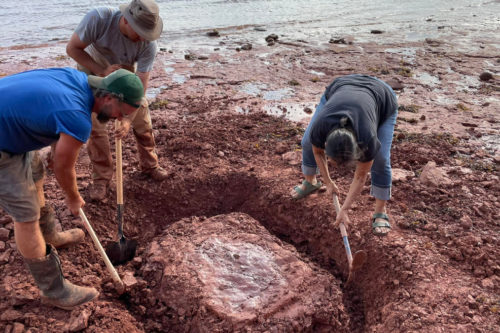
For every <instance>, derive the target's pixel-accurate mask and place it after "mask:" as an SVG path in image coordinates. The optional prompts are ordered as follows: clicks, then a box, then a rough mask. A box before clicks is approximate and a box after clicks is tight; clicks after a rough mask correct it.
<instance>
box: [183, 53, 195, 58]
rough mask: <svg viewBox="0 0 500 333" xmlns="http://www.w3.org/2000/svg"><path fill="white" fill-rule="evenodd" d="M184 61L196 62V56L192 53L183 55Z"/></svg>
mask: <svg viewBox="0 0 500 333" xmlns="http://www.w3.org/2000/svg"><path fill="white" fill-rule="evenodd" d="M184 59H186V60H196V55H195V54H192V53H188V54H185V55H184Z"/></svg>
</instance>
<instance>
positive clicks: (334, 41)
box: [328, 38, 347, 44]
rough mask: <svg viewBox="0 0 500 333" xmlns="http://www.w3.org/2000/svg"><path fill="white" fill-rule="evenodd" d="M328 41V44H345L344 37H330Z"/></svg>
mask: <svg viewBox="0 0 500 333" xmlns="http://www.w3.org/2000/svg"><path fill="white" fill-rule="evenodd" d="M328 43H330V44H347V42H346V40H345V39H344V38H331V39H330V40H329V41H328Z"/></svg>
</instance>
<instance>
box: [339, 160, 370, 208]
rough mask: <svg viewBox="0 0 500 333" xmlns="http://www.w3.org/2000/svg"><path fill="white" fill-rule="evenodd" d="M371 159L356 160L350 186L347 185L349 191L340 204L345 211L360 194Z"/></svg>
mask: <svg viewBox="0 0 500 333" xmlns="http://www.w3.org/2000/svg"><path fill="white" fill-rule="evenodd" d="M372 164H373V161H370V162H358V163H357V165H356V171H355V172H354V179H353V180H352V183H351V186H350V187H349V192H348V193H347V197H346V199H345V201H344V204H343V205H342V209H343V210H345V211H347V210H348V209H349V208H351V205H352V204H353V202H354V200H356V198H357V197H358V196H359V195H360V194H361V191H362V190H363V186H365V182H366V177H367V176H368V172H370V169H371V166H372Z"/></svg>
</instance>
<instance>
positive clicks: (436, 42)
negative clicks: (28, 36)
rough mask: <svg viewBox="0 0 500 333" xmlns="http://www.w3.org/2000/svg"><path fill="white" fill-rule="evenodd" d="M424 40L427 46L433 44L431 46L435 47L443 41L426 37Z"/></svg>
mask: <svg viewBox="0 0 500 333" xmlns="http://www.w3.org/2000/svg"><path fill="white" fill-rule="evenodd" d="M425 42H426V43H427V44H429V46H433V47H437V46H440V45H441V44H443V42H441V41H438V40H435V39H431V38H426V39H425Z"/></svg>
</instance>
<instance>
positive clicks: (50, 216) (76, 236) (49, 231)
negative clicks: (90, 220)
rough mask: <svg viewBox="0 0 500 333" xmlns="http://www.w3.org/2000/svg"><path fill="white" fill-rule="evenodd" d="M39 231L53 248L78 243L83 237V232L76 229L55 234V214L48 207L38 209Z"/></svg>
mask: <svg viewBox="0 0 500 333" xmlns="http://www.w3.org/2000/svg"><path fill="white" fill-rule="evenodd" d="M40 230H41V231H42V234H43V238H44V239H45V242H46V243H48V244H52V245H53V246H54V247H55V248H60V247H64V246H69V245H73V244H76V243H80V242H81V241H82V240H83V238H84V237H85V233H84V232H83V230H82V229H78V228H75V229H70V230H66V231H62V232H57V231H56V214H55V212H54V209H52V207H50V206H48V205H45V206H44V207H42V208H40Z"/></svg>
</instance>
